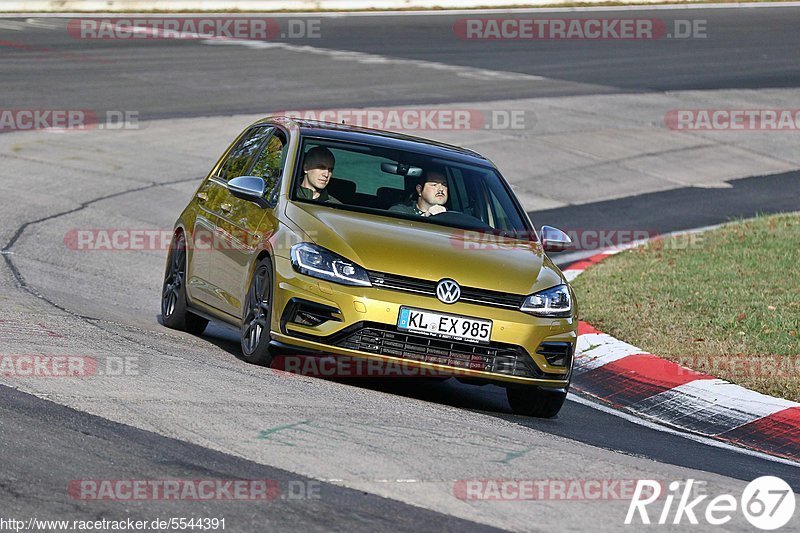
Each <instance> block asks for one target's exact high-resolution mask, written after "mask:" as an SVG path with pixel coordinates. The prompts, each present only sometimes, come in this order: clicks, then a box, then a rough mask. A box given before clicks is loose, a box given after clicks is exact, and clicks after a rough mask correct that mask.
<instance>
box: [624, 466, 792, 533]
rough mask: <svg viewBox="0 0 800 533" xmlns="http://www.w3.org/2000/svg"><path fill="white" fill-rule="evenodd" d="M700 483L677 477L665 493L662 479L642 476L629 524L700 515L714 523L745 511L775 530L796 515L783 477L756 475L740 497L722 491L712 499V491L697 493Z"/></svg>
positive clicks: (763, 527)
mask: <svg viewBox="0 0 800 533" xmlns="http://www.w3.org/2000/svg"><path fill="white" fill-rule="evenodd" d="M681 485H683V487H681ZM697 485H698V483H697V482H696V481H695V480H694V479H687V480H686V482H685V483H682V482H680V481H673V482H671V483H670V484H669V492H667V494H666V495H662V493H661V492H662V483H661V482H659V481H654V480H648V479H640V480H639V482H638V483H637V484H636V489H635V490H634V493H633V498H632V499H631V504H630V506H629V507H628V514H627V515H626V516H625V524H626V525H629V524H635V523H639V522H641V523H642V524H651V523H656V524H660V525H664V524H673V525H678V524H682V523H684V524H685V523H686V522H688V523H689V524H692V525H697V524H699V523H700V522H699V520H698V518H700V519H705V522H706V523H708V524H711V525H713V526H721V525H724V524H727V523H728V522H730V521H731V519H732V518H733V516H734V515H735V514H737V513H738V512H741V513H742V514H743V515H744V517H745V518H746V519H747V521H748V522H750V524H751V525H752V526H753V527H755V528H757V529H761V530H764V531H771V530H774V529H778V528H780V527H783V526H785V525H786V524H788V523H789V521H790V520H791V519H792V516H794V508H795V495H794V492H793V491H792V488H791V487H790V486H789V484H788V483H786V482H785V481H784V480H782V479H781V478H779V477H775V476H762V477H759V478H757V479H754V480H753V481H751V482H750V483H748V485H747V486H746V487H745V488H744V491H743V492H742V496H741V498H739V499H738V500H737V499H736V497H734V496H733V495H731V494H721V495H719V496H716V497H714V498H712V499H711V500H706V498H708V497H709V496H708V494H701V495H699V496H697V497H693V496H695V494H696V493H697V491H696V488H697ZM676 500H677V502H676ZM656 501H658V504H657V505H654V506H653V507H655V509H649V510H648V506H649V505H651V504H653V503H654V502H656ZM662 502H663V506H662ZM673 504H674V505H673ZM658 507H660V512H659V509H658ZM653 510H655V511H656V515H655V516H654V517H653V518H652V522H651V516H650V513H649V511H653Z"/></svg>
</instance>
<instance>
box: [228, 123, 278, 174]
mask: <svg viewBox="0 0 800 533" xmlns="http://www.w3.org/2000/svg"><path fill="white" fill-rule="evenodd" d="M271 132H272V128H271V127H269V126H259V127H257V128H253V129H252V130H250V131H249V132H248V133H247V134H246V135H245V136H244V137H243V138H242V140H241V141H239V143H238V144H237V145H236V147H235V148H234V149H233V150H232V151H231V153H230V154H228V158H227V159H226V160H225V162H224V163H223V164H222V166H221V167H220V170H219V172H218V173H217V177H218V178H220V179H222V180H225V181H228V180H231V179H233V178H237V177H239V176H244V175H246V174H247V171H248V170H249V169H250V165H251V163H252V162H253V158H254V157H255V155H256V154H257V153H258V149H259V148H260V147H261V143H262V142H263V141H264V139H266V138H267V136H268V135H269V134H270V133H271Z"/></svg>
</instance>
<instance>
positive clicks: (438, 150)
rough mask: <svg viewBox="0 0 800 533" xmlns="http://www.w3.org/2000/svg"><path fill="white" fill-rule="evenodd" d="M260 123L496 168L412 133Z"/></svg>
mask: <svg viewBox="0 0 800 533" xmlns="http://www.w3.org/2000/svg"><path fill="white" fill-rule="evenodd" d="M260 124H281V125H283V126H285V127H287V128H290V129H299V130H300V135H301V136H304V137H305V136H308V137H320V138H324V139H331V140H337V141H351V142H361V143H369V144H375V145H379V146H382V147H385V148H391V149H396V150H405V151H409V152H417V153H421V154H425V155H428V156H432V157H442V158H446V159H451V160H456V161H459V162H462V163H470V164H476V165H481V166H489V167H492V168H496V167H495V165H494V163H492V161H491V160H489V159H488V158H486V157H484V156H482V155H481V154H479V153H477V152H473V151H472V150H469V149H467V148H462V147H460V146H455V145H452V144H447V143H442V142H438V141H433V140H430V139H424V138H422V137H414V136H413V135H404V134H402V133H395V132H390V131H383V130H376V129H372V128H364V127H361V126H354V125H352V124H337V123H335V122H324V121H321V120H308V119H300V118H293V117H279V116H271V117H265V118H263V119H262V120H259V121H258V122H257V123H256V125H260Z"/></svg>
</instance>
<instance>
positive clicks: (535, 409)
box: [506, 386, 567, 418]
mask: <svg viewBox="0 0 800 533" xmlns="http://www.w3.org/2000/svg"><path fill="white" fill-rule="evenodd" d="M506 397H507V398H508V403H509V404H510V405H511V410H512V411H514V414H517V415H523V416H535V417H537V418H553V417H554V416H556V415H557V414H558V412H559V411H560V410H561V406H562V405H564V400H566V399H567V391H566V389H543V388H540V387H532V386H528V387H508V388H507V389H506Z"/></svg>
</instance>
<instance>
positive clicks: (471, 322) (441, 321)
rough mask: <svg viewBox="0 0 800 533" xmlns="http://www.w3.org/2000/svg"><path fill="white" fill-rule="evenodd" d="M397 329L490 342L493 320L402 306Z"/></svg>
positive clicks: (454, 338)
mask: <svg viewBox="0 0 800 533" xmlns="http://www.w3.org/2000/svg"><path fill="white" fill-rule="evenodd" d="M397 329H400V330H404V331H413V332H415V333H422V334H424V335H430V336H432V337H440V338H443V339H453V340H459V341H468V342H479V343H488V342H489V338H490V336H491V334H492V321H491V320H483V319H481V318H470V317H464V316H456V315H447V314H444V313H435V312H433V311H422V310H420V309H411V308H409V307H401V308H400V317H399V318H398V319H397Z"/></svg>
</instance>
